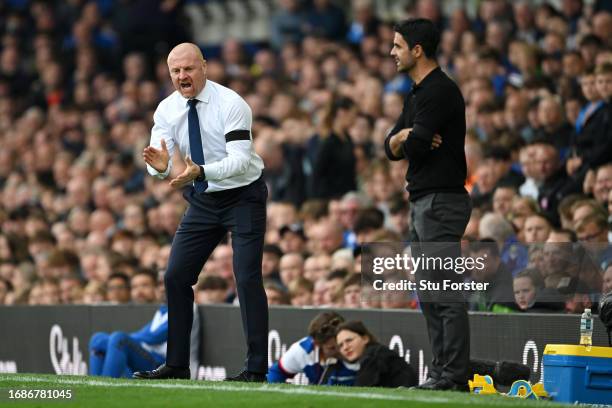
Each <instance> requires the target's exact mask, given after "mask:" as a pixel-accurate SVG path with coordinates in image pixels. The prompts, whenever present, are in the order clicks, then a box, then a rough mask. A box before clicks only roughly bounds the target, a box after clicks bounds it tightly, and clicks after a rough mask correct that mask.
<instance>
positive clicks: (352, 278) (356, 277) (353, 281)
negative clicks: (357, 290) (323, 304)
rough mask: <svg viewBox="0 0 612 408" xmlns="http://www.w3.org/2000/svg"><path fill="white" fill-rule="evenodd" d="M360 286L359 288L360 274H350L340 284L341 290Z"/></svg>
mask: <svg viewBox="0 0 612 408" xmlns="http://www.w3.org/2000/svg"><path fill="white" fill-rule="evenodd" d="M354 285H357V286H360V287H361V274H360V273H351V274H349V275H348V276H347V277H346V278H345V279H344V282H343V283H342V289H346V288H348V287H349V286H354Z"/></svg>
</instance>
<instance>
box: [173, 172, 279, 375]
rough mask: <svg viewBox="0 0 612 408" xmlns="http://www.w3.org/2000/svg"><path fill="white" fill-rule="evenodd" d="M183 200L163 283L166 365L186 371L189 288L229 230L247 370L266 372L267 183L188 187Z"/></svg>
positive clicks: (189, 324) (191, 303)
mask: <svg viewBox="0 0 612 408" xmlns="http://www.w3.org/2000/svg"><path fill="white" fill-rule="evenodd" d="M183 196H184V197H185V199H186V200H187V201H188V202H189V204H190V205H189V208H188V209H187V212H186V213H185V215H184V216H183V219H182V221H181V224H180V225H179V227H178V230H177V231H176V234H175V236H174V240H173V241H172V250H171V251H170V258H169V260H168V269H167V270H166V275H165V278H164V282H165V285H166V296H167V297H168V348H167V356H166V364H167V365H169V366H174V367H189V340H190V332H191V324H192V320H193V296H194V295H193V290H192V286H193V285H194V284H195V283H196V281H197V279H198V275H199V274H200V272H201V271H202V267H203V266H204V263H205V262H206V260H207V259H208V257H209V256H210V254H211V253H212V252H213V250H214V249H215V247H216V246H217V244H219V242H220V241H221V239H222V238H223V237H224V236H225V234H226V233H227V232H228V231H230V232H231V233H232V248H233V250H234V257H233V262H234V276H235V278H236V288H237V292H238V299H239V301H240V312H241V314H242V325H243V329H244V334H245V337H246V341H247V358H246V369H247V370H249V371H251V372H254V373H266V372H267V371H268V304H267V299H266V293H265V291H264V288H263V278H262V275H261V260H262V255H263V243H264V234H265V231H266V200H267V197H268V189H267V187H266V184H265V183H264V182H263V180H262V179H261V178H260V179H259V180H257V181H254V182H253V183H251V184H249V185H247V186H244V187H238V188H235V189H231V190H225V191H219V192H213V193H203V194H198V193H196V192H195V190H194V188H193V187H191V188H189V189H188V190H186V191H185V193H184V194H183ZM220 340H221V339H220Z"/></svg>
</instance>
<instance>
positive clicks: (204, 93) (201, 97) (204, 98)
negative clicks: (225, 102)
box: [185, 79, 211, 106]
mask: <svg viewBox="0 0 612 408" xmlns="http://www.w3.org/2000/svg"><path fill="white" fill-rule="evenodd" d="M209 82H210V81H209V80H208V79H207V80H206V82H205V83H204V89H202V90H201V91H200V93H199V94H197V95H196V97H195V98H194V99H197V100H198V101H200V102H204V103H208V102H209V101H210V93H211V90H210V88H211V87H210V85H208V84H209ZM187 101H189V99H186V100H185V105H186V106H187Z"/></svg>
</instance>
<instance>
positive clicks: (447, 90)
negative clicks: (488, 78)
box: [385, 67, 467, 201]
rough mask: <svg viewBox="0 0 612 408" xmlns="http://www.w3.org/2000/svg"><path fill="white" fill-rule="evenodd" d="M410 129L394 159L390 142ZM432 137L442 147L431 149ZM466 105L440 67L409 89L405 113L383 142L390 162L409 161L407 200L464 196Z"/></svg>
mask: <svg viewBox="0 0 612 408" xmlns="http://www.w3.org/2000/svg"><path fill="white" fill-rule="evenodd" d="M405 128H412V131H411V132H410V135H409V136H408V138H407V139H406V141H405V142H404V143H403V145H402V152H403V157H396V156H395V155H394V154H393V152H391V148H390V146H389V139H390V138H391V136H393V135H395V134H396V133H397V132H399V131H400V130H402V129H405ZM435 134H439V135H440V136H441V137H442V144H441V145H440V147H438V148H437V149H433V150H432V149H431V142H432V140H433V137H434V135H435ZM464 144H465V102H464V100H463V96H462V95H461V91H460V90H459V87H457V85H456V84H455V82H454V81H453V80H452V79H450V78H449V77H448V76H447V75H446V74H445V73H444V72H442V70H441V69H440V67H437V68H435V69H434V70H433V71H431V72H430V73H429V74H427V76H426V77H425V78H423V80H422V81H421V82H420V83H419V84H418V85H414V86H413V87H412V90H411V91H410V92H409V93H408V95H407V96H406V98H405V99H404V109H403V110H402V114H401V115H400V117H399V119H398V120H397V123H396V125H395V127H394V128H393V129H392V130H391V132H390V133H389V136H387V138H386V139H385V152H386V154H387V157H388V158H389V159H390V160H401V159H404V158H405V159H408V161H409V162H410V165H409V167H408V172H407V174H406V181H407V182H408V186H407V189H408V191H409V192H410V200H411V201H414V200H416V199H418V198H420V197H423V196H425V195H427V194H430V193H441V192H457V193H459V192H465V188H464V185H465V179H466V177H467V166H466V162H465V151H464Z"/></svg>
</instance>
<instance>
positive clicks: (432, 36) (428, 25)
mask: <svg viewBox="0 0 612 408" xmlns="http://www.w3.org/2000/svg"><path fill="white" fill-rule="evenodd" d="M393 30H394V31H396V32H398V33H400V34H401V35H402V37H403V38H404V40H405V41H406V43H408V46H409V47H410V48H411V49H412V48H414V47H415V46H417V45H420V46H421V48H423V52H424V53H425V56H426V57H427V58H434V57H435V56H436V50H437V49H438V44H439V43H440V32H439V31H438V29H437V28H436V26H435V25H434V23H432V22H431V21H430V20H427V19H424V18H415V19H410V20H404V21H401V22H399V23H397V24H396V25H395V26H394V27H393Z"/></svg>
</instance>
